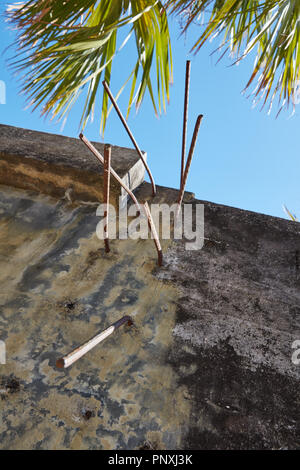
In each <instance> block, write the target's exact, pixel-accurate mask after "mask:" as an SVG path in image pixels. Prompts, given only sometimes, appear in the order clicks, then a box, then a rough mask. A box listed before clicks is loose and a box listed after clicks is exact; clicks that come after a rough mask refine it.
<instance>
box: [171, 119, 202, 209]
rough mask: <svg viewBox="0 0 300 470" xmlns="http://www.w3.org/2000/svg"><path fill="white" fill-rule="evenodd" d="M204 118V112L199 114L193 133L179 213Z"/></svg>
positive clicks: (179, 201) (179, 198) (180, 193)
mask: <svg viewBox="0 0 300 470" xmlns="http://www.w3.org/2000/svg"><path fill="white" fill-rule="evenodd" d="M202 118H203V114H199V116H198V117H197V120H196V124H195V127H194V133H193V137H192V141H191V145H190V150H189V154H188V157H187V161H186V166H185V169H184V175H183V180H182V185H181V188H180V191H179V197H178V206H177V215H178V214H179V211H180V208H181V203H182V199H183V195H184V188H185V185H186V180H187V177H188V173H189V169H190V166H191V162H192V158H193V154H194V150H195V147H196V142H197V137H198V132H199V128H200V124H201V121H202Z"/></svg>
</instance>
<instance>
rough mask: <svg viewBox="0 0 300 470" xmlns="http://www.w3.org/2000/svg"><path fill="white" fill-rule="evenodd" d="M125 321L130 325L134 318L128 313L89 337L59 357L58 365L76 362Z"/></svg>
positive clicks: (61, 366) (68, 364)
mask: <svg viewBox="0 0 300 470" xmlns="http://www.w3.org/2000/svg"><path fill="white" fill-rule="evenodd" d="M125 323H127V324H128V325H132V323H133V322H132V319H131V318H130V317H129V316H128V315H125V316H124V317H122V318H120V319H119V320H117V321H116V322H115V323H113V324H112V325H111V326H110V327H109V328H107V329H106V330H104V331H101V333H98V334H97V335H96V336H93V338H91V339H89V340H88V341H87V342H86V343H84V344H82V345H81V346H79V347H78V348H75V349H73V351H71V352H70V353H69V354H67V355H66V356H64V357H61V358H59V359H57V361H56V367H59V368H60V369H62V368H67V367H69V366H70V365H72V364H74V362H76V361H77V360H78V359H80V358H81V357H82V356H84V355H85V354H86V353H87V352H89V351H90V350H91V349H93V348H94V347H95V346H97V344H99V343H101V341H103V340H104V339H105V338H107V337H108V336H109V335H111V334H112V333H113V332H114V331H115V330H116V329H117V328H119V327H120V326H121V325H124V324H125Z"/></svg>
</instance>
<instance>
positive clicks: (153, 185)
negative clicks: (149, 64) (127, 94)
mask: <svg viewBox="0 0 300 470" xmlns="http://www.w3.org/2000/svg"><path fill="white" fill-rule="evenodd" d="M102 84H103V86H104V89H105V91H106V93H107V94H108V96H109V98H110V100H111V102H112V104H113V106H114V108H115V110H116V112H117V114H118V116H119V118H120V120H121V122H122V124H123V126H124V127H125V130H126V132H127V134H128V135H129V137H130V139H131V141H132V143H133V145H134V147H135V149H136V151H137V153H138V155H139V157H140V159H141V160H142V162H143V164H144V167H145V169H146V171H147V173H148V175H149V178H150V181H151V185H152V195H153V196H155V194H156V186H155V182H154V179H153V176H152V173H151V171H150V168H149V166H148V164H147V162H146V160H145V158H144V156H143V154H142V151H141V149H140V147H139V146H138V144H137V141H136V140H135V138H134V136H133V134H132V132H131V130H130V129H129V126H128V124H127V122H126V120H125V118H124V116H123V114H122V112H121V110H120V108H119V106H118V105H117V102H116V100H115V99H114V97H113V94H112V92H111V91H110V88H109V86H108V84H107V83H106V81H105V80H103V82H102Z"/></svg>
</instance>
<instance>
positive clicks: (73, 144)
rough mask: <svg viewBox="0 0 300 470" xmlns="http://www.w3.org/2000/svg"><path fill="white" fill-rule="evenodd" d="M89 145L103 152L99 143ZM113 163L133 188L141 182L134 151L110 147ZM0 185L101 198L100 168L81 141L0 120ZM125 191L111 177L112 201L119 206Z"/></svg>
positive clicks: (85, 198) (141, 171)
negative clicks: (7, 123)
mask: <svg viewBox="0 0 300 470" xmlns="http://www.w3.org/2000/svg"><path fill="white" fill-rule="evenodd" d="M93 145H94V146H95V147H96V149H97V150H98V151H99V152H100V153H101V155H103V144H99V143H97V142H93ZM144 157H145V159H146V158H147V155H146V153H144ZM111 165H112V168H113V169H114V170H115V171H116V172H117V173H118V175H119V176H120V178H121V179H122V181H123V182H124V183H125V184H126V185H127V186H128V187H129V188H130V189H132V190H133V189H135V188H136V187H137V186H139V185H140V184H141V183H142V182H143V180H144V174H145V169H144V165H143V163H142V161H141V160H140V159H139V157H138V154H137V152H136V151H135V150H132V149H127V148H123V147H117V146H112V153H111ZM0 184H5V185H11V186H12V187H17V188H22V189H29V190H35V191H38V192H42V193H44V194H47V195H50V196H53V197H58V198H61V197H63V196H64V195H66V197H67V198H68V199H70V198H71V199H72V200H82V201H102V199H103V167H102V165H101V163H99V162H98V160H97V159H96V158H95V157H94V156H93V154H92V153H91V152H90V151H89V150H88V149H87V147H86V146H85V145H84V144H83V143H82V142H81V141H80V140H79V139H74V138H70V137H65V136H62V135H55V134H48V133H46V132H37V131H31V130H28V129H20V128H18V127H12V126H6V125H3V124H0ZM66 192H67V193H66ZM124 194H125V193H124V190H123V189H122V188H121V187H120V185H119V183H117V182H116V181H115V180H114V179H113V178H111V197H110V200H111V203H112V204H116V205H117V204H118V202H119V196H124Z"/></svg>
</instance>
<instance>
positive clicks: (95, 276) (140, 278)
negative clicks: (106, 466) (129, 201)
mask: <svg viewBox="0 0 300 470" xmlns="http://www.w3.org/2000/svg"><path fill="white" fill-rule="evenodd" d="M39 200H40V199H39ZM47 204H48V201H47V200H45V205H47ZM70 210H73V209H70ZM66 212H68V211H67V209H66ZM86 215H87V216H88V214H87V213H86V209H85V213H84V214H83V215H82V214H80V211H79V212H78V209H76V211H75V212H74V217H71V216H70V214H67V215H65V217H66V220H68V223H67V224H66V226H64V227H59V228H57V227H56V228H53V227H51V224H50V226H49V227H45V228H44V229H42V230H38V229H35V227H33V228H32V229H31V231H30V235H28V227H27V226H26V230H27V232H26V230H22V222H20V220H21V219H20V220H18V222H16V223H17V224H18V227H17V225H15V222H14V221H10V222H9V230H7V231H6V232H5V231H4V232H2V236H3V237H4V238H3V240H2V245H1V246H2V252H3V253H4V252H5V248H4V247H5V243H6V241H7V240H8V239H9V238H10V237H11V234H12V233H15V236H14V238H13V240H14V241H13V246H12V247H11V256H12V258H11V259H14V253H17V255H18V256H17V259H18V260H19V261H18V262H17V264H16V265H15V269H14V267H13V266H10V267H9V268H7V269H8V270H9V273H8V271H7V274H9V276H10V278H11V279H13V282H10V283H9V285H10V288H9V289H8V290H7V292H6V295H5V299H4V300H5V302H4V304H5V305H4V307H3V308H4V310H3V311H4V314H5V318H6V319H7V324H6V335H7V338H8V339H7V341H8V346H9V347H8V357H9V360H8V364H7V365H6V366H5V367H6V369H5V374H15V375H17V376H18V377H19V379H20V381H21V383H22V384H23V386H22V387H21V389H20V391H19V392H18V394H16V396H14V397H13V396H12V395H8V396H7V397H6V399H5V411H4V410H3V408H2V409H0V414H1V415H2V426H1V429H0V442H1V444H0V446H1V447H2V448H52V449H54V448H55V449H63V448H74V449H78V448H103V449H108V448H111V449H113V448H138V447H140V446H141V445H142V444H143V442H145V441H146V440H151V439H152V440H153V439H154V437H153V436H155V440H156V442H157V443H159V444H158V445H159V446H160V447H161V448H177V447H178V446H179V445H180V441H181V438H182V435H183V431H182V430H183V429H184V428H185V427H186V420H187V417H188V416H189V402H188V401H187V400H185V399H184V394H185V390H184V388H183V387H182V386H180V387H178V386H177V376H176V373H175V372H174V369H173V368H172V366H171V365H169V364H168V362H167V360H166V355H167V353H168V350H169V348H170V346H171V344H172V341H173V334H172V330H173V328H174V326H175V305H176V299H177V297H178V292H177V290H176V289H175V287H173V286H172V285H171V284H166V283H164V282H162V281H160V280H158V279H157V278H156V277H155V275H154V274H155V272H156V269H157V268H156V251H155V248H154V245H153V241H152V240H142V241H135V240H121V241H112V242H111V248H112V251H111V253H110V254H109V255H106V254H105V252H104V250H103V246H102V243H103V242H102V241H101V240H99V239H98V238H97V237H96V234H95V233H94V232H93V231H91V230H85V229H84V227H81V224H82V217H83V216H86ZM91 215H92V212H91ZM55 224H56V225H57V224H58V221H56V220H55V217H54V225H55ZM164 245H165V247H164V248H166V247H167V244H166V243H165V244H164ZM9 256H10V254H9ZM20 260H21V261H20ZM28 266H30V270H29V271H28ZM26 270H27V277H26V276H24V273H26ZM25 288H26V289H25ZM123 315H131V316H132V317H133V319H134V324H135V325H134V327H133V328H128V327H123V328H122V329H120V330H118V331H117V332H116V333H115V334H114V335H113V336H112V337H110V338H108V339H107V340H106V341H105V342H104V343H102V344H101V345H99V346H98V347H96V348H95V349H94V350H93V351H91V352H90V353H88V354H87V355H86V356H85V357H83V358H82V359H81V360H80V361H78V362H77V363H75V364H74V365H73V366H72V367H71V368H70V369H67V370H66V371H59V370H56V369H55V367H54V364H55V358H56V357H58V355H61V354H65V353H67V352H69V350H70V349H71V348H73V347H75V346H77V345H78V344H81V343H82V342H84V341H86V340H87V339H89V338H90V337H91V336H93V335H94V334H95V333H97V332H98V331H99V330H102V329H104V328H106V327H107V326H108V325H109V324H111V323H112V322H114V321H116V320H117V319H119V318H120V317H121V316H123ZM25 332H26V333H25ZM3 403H4V402H3ZM0 405H1V400H0ZM80 409H87V410H92V411H91V413H92V415H93V417H92V418H91V419H89V420H85V419H84V418H82V416H81V415H80V412H79V411H78V410H80ZM16 416H18V419H17V418H16ZM150 438H151V439H150Z"/></svg>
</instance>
